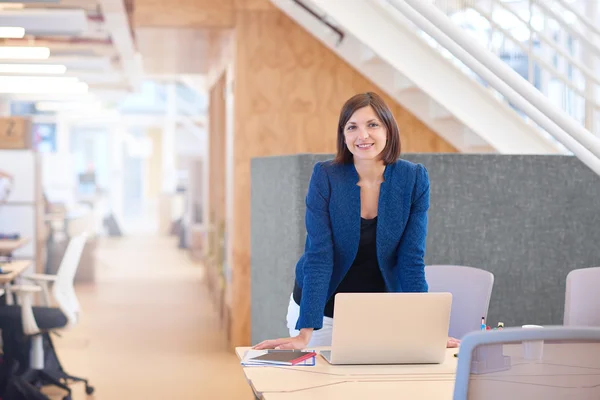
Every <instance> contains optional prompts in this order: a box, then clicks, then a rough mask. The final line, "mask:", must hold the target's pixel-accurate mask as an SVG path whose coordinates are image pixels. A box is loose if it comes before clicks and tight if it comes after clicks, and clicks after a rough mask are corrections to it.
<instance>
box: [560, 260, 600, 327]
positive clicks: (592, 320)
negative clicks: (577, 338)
mask: <svg viewBox="0 0 600 400" xmlns="http://www.w3.org/2000/svg"><path fill="white" fill-rule="evenodd" d="M598 286H600V267H593V268H582V269H575V270H573V271H571V272H569V273H568V274H567V284H566V290H565V310H564V320H563V323H564V325H570V326H598V327H600V306H599V305H598V304H599V303H600V294H598Z"/></svg>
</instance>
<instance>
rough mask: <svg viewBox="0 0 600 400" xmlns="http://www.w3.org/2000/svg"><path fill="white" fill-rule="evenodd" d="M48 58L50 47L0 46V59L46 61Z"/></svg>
mask: <svg viewBox="0 0 600 400" xmlns="http://www.w3.org/2000/svg"><path fill="white" fill-rule="evenodd" d="M48 57H50V49H49V48H48V47H33V46H0V59H4V60H45V59H47V58H48Z"/></svg>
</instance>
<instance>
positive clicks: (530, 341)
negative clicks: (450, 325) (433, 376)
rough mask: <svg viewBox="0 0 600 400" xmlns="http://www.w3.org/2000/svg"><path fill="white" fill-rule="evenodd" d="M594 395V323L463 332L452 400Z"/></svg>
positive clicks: (597, 376) (597, 357)
mask: <svg viewBox="0 0 600 400" xmlns="http://www.w3.org/2000/svg"><path fill="white" fill-rule="evenodd" d="M500 398H502V399H506V398H509V399H512V400H529V399H544V400H556V399H561V400H562V399H564V400H570V399H578V400H592V399H594V400H597V399H599V398H600V328H592V327H579V328H572V327H565V326H549V327H543V328H534V329H524V328H508V329H503V330H496V331H478V332H472V333H469V334H467V335H466V336H465V337H464V338H463V340H462V343H461V346H460V350H459V353H458V367H457V370H456V381H455V384H454V397H453V399H454V400H466V399H469V400H479V399H481V400H489V399H491V400H494V399H500Z"/></svg>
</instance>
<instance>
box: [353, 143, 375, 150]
mask: <svg viewBox="0 0 600 400" xmlns="http://www.w3.org/2000/svg"><path fill="white" fill-rule="evenodd" d="M374 144H375V143H365V144H357V145H356V147H358V148H359V149H370V148H371V147H373V145H374Z"/></svg>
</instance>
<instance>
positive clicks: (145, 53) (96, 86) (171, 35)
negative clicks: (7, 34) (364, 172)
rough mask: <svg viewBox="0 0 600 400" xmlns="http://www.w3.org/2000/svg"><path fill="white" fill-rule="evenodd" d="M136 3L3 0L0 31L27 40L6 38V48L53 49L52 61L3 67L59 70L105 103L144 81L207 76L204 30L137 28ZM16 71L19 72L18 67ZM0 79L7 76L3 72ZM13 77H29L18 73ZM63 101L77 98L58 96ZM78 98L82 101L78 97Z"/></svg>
mask: <svg viewBox="0 0 600 400" xmlns="http://www.w3.org/2000/svg"><path fill="white" fill-rule="evenodd" d="M133 12H134V3H133V0H60V1H59V0H46V1H38V2H31V1H26V2H24V3H8V4H7V3H6V2H5V1H3V0H0V28H1V27H22V28H24V29H25V36H24V37H22V38H10V39H9V38H2V37H0V49H1V48H3V47H7V46H8V47H14V46H18V47H22V46H27V47H47V48H49V50H50V56H49V57H48V58H47V59H40V60H25V59H12V58H11V59H0V64H59V65H64V66H65V67H66V72H65V73H64V74H61V76H66V77H74V78H77V79H78V80H79V81H81V82H85V83H86V84H87V86H88V91H89V93H91V94H93V96H94V97H97V98H99V99H103V100H108V101H115V100H119V99H123V98H124V97H125V96H127V95H130V94H131V93H134V92H139V91H140V88H141V83H142V81H143V80H144V79H146V78H148V77H151V78H161V76H163V75H164V76H170V77H173V76H177V75H178V74H187V75H194V74H200V75H201V74H205V73H206V71H207V68H208V65H207V62H206V57H205V56H204V55H205V54H206V53H207V51H208V36H207V33H206V31H204V30H198V29H181V28H177V29H175V28H168V27H165V28H162V27H158V28H156V27H140V28H138V29H135V28H134V27H133V25H132V21H133ZM15 68H16V67H15ZM0 75H6V73H5V72H1V73H0ZM12 75H25V74H23V73H18V72H13V73H12ZM48 97H53V96H51V95H49V94H37V93H33V94H32V93H27V94H23V93H21V94H15V95H14V96H13V95H11V94H6V93H4V94H3V93H2V92H1V91H0V99H2V98H4V99H6V98H8V99H11V98H15V99H21V100H22V99H31V100H32V101H35V100H36V99H47V98H48ZM56 97H58V98H62V97H65V98H71V97H70V96H68V95H64V96H62V94H58V95H57V96H56ZM75 97H76V96H75Z"/></svg>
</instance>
